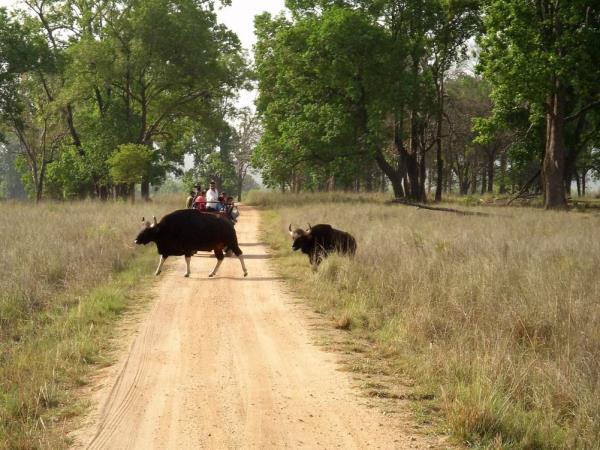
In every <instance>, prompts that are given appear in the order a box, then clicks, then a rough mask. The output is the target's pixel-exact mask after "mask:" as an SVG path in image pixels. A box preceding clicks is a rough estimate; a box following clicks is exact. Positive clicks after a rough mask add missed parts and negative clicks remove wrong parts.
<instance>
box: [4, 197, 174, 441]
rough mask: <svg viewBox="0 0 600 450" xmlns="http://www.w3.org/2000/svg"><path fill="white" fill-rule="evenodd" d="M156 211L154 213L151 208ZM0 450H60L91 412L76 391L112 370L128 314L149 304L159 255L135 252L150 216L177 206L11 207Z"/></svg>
mask: <svg viewBox="0 0 600 450" xmlns="http://www.w3.org/2000/svg"><path fill="white" fill-rule="evenodd" d="M150 208H152V210H151V209H150ZM0 209H1V210H2V211H1V212H2V213H3V214H2V219H0V236H2V238H3V239H2V240H3V241H4V242H6V244H5V246H4V248H3V249H2V252H3V254H2V259H3V261H4V262H5V263H6V264H5V265H4V266H3V267H2V268H0V448H5V449H17V448H18V449H32V448H44V449H59V448H66V447H67V446H68V445H69V442H68V437H67V433H68V431H70V430H69V426H70V423H71V420H72V419H73V418H74V417H75V416H77V415H79V414H81V413H82V412H83V411H84V410H85V407H86V404H85V402H84V400H82V399H80V398H77V394H76V388H78V387H81V386H83V385H85V384H86V383H87V376H88V375H89V373H90V371H91V370H92V369H93V368H94V367H98V366H101V365H104V364H108V363H110V345H109V338H110V337H111V335H112V333H113V332H114V328H115V325H116V323H117V320H118V318H119V317H121V316H122V315H123V313H124V312H125V311H128V310H131V309H132V308H136V307H138V306H140V305H142V304H144V302H146V301H147V300H148V299H147V298H144V296H143V294H140V288H139V286H140V285H144V284H146V283H147V282H149V280H150V279H151V278H150V277H151V274H152V270H153V266H154V264H155V263H156V255H155V249H154V248H150V247H148V248H137V249H136V248H134V246H133V245H132V240H133V238H134V237H135V234H136V231H137V229H138V227H139V220H140V218H141V216H142V215H146V216H148V215H151V214H152V213H155V214H156V215H158V216H159V215H160V214H161V213H162V212H164V211H166V210H168V209H173V208H172V207H171V206H170V205H168V204H154V205H136V206H131V205H126V204H100V203H92V202H79V203H67V204H46V205H41V206H37V207H36V208H35V209H32V208H31V207H30V205H24V204H3V205H0Z"/></svg>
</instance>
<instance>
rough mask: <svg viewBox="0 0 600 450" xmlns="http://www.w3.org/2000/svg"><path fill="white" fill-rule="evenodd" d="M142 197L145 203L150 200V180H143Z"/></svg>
mask: <svg viewBox="0 0 600 450" xmlns="http://www.w3.org/2000/svg"><path fill="white" fill-rule="evenodd" d="M141 197H142V200H144V201H145V202H147V201H148V200H150V182H149V181H148V180H142V185H141Z"/></svg>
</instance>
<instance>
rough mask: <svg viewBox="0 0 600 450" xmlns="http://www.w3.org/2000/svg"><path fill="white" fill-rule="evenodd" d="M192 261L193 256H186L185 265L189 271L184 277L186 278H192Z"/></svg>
mask: <svg viewBox="0 0 600 450" xmlns="http://www.w3.org/2000/svg"><path fill="white" fill-rule="evenodd" d="M191 260H192V257H191V256H186V257H185V265H186V266H187V271H186V272H185V274H184V275H183V276H184V277H189V276H190V261H191Z"/></svg>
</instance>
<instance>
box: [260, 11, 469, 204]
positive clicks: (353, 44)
mask: <svg viewBox="0 0 600 450" xmlns="http://www.w3.org/2000/svg"><path fill="white" fill-rule="evenodd" d="M476 5H477V3H476V2H468V1H462V2H441V1H437V0H422V1H414V2H397V1H368V0H357V1H306V0H303V1H290V2H287V6H288V7H289V8H290V9H291V12H292V20H287V19H286V18H284V17H277V18H274V19H273V18H271V16H269V15H265V16H262V17H259V18H258V19H257V20H256V23H255V26H256V33H257V36H258V42H257V46H256V61H257V74H258V79H259V90H260V95H259V100H258V111H259V114H260V115H261V119H262V121H263V125H264V127H265V129H264V134H263V137H262V139H261V142H260V144H259V146H258V149H257V154H256V158H255V159H256V165H257V166H259V167H261V170H262V172H263V179H265V180H266V181H267V182H271V181H270V180H271V178H274V180H277V182H282V181H283V179H285V177H286V176H287V177H290V176H291V177H292V178H295V177H296V176H297V174H298V172H300V173H301V174H304V173H307V172H308V173H309V174H311V175H315V176H317V177H319V178H323V177H325V178H329V179H331V178H335V179H336V180H339V179H344V178H346V179H347V178H348V175H349V174H351V173H354V174H360V173H367V174H368V176H367V177H366V179H365V186H367V187H370V188H372V187H373V183H372V180H373V174H376V173H377V171H374V170H373V166H375V164H376V166H377V170H379V171H381V172H383V173H385V175H386V176H387V177H388V179H389V180H390V182H391V184H392V188H393V190H394V195H395V196H396V197H404V196H406V197H409V198H411V199H414V200H418V201H425V200H426V189H425V179H426V172H427V170H426V157H427V153H428V152H429V151H430V150H431V148H432V147H433V146H434V145H435V144H436V143H437V144H438V152H439V153H441V140H440V137H441V118H442V117H443V115H444V114H443V110H444V104H443V99H444V94H443V92H444V88H443V80H444V78H445V77H446V74H447V71H448V68H449V67H450V66H451V64H452V63H453V62H454V61H456V60H457V59H459V56H460V54H461V49H462V48H463V46H464V44H465V42H466V39H467V37H468V36H469V35H470V33H471V32H472V31H473V30H474V27H475V24H476V23H477V17H478V16H477V8H476ZM436 119H437V122H436ZM436 124H437V125H438V126H437V128H436ZM438 161H439V162H440V164H441V161H442V159H441V157H440V158H438ZM282 178H283V179H282ZM292 183H294V181H292Z"/></svg>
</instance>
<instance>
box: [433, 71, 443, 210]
mask: <svg viewBox="0 0 600 450" xmlns="http://www.w3.org/2000/svg"><path fill="white" fill-rule="evenodd" d="M443 118H444V77H443V75H442V79H441V80H440V83H439V88H438V112H437V131H436V141H437V142H436V155H435V156H436V161H437V181H436V186H435V201H436V202H441V201H442V180H443V178H444V159H443V158H442V125H443Z"/></svg>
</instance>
